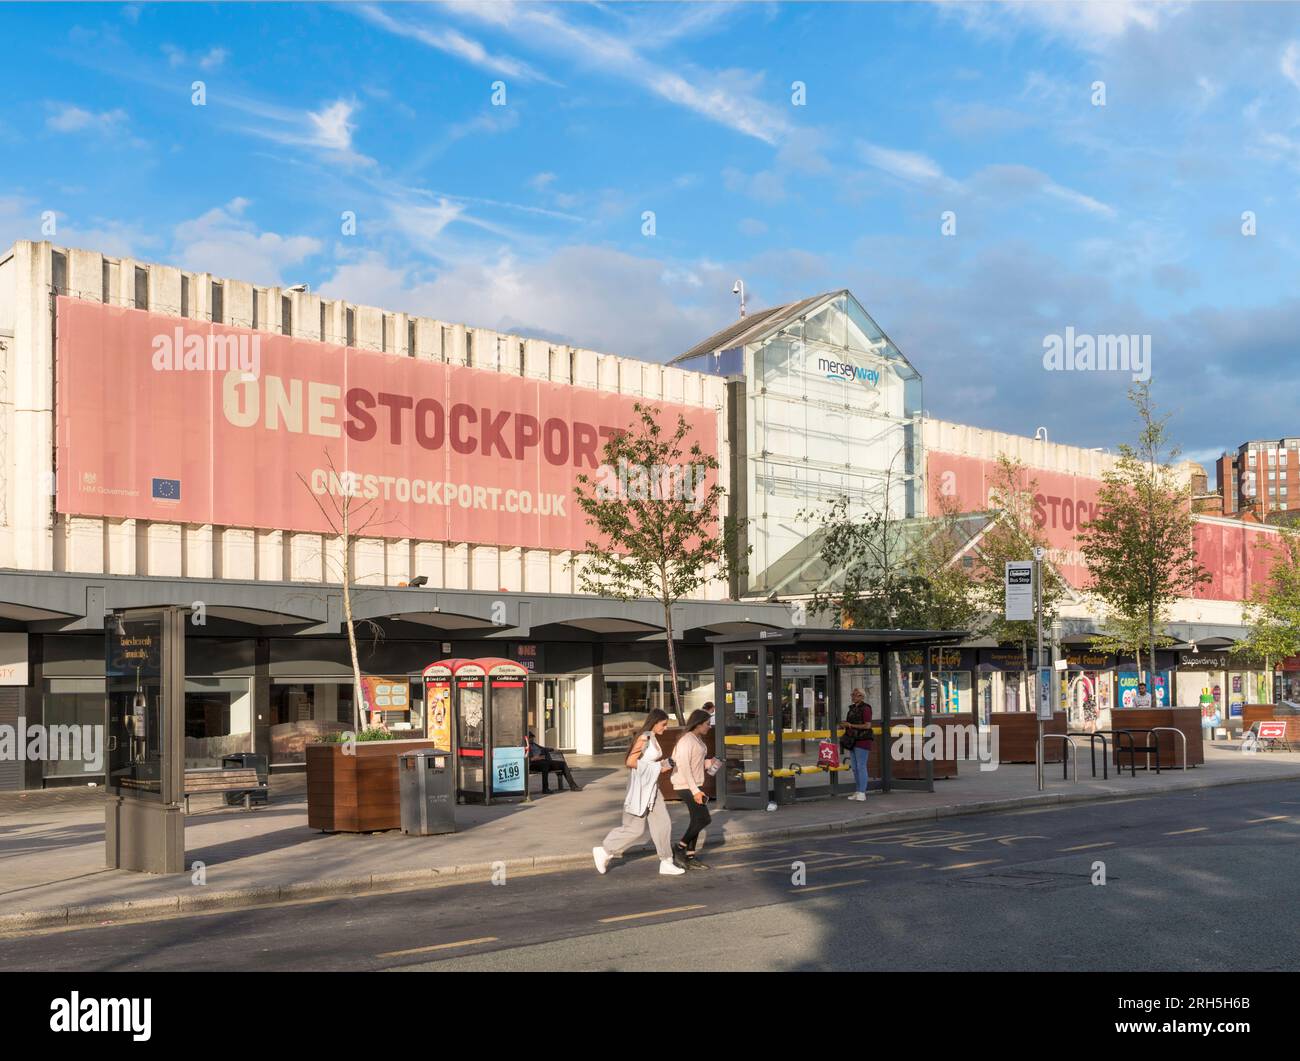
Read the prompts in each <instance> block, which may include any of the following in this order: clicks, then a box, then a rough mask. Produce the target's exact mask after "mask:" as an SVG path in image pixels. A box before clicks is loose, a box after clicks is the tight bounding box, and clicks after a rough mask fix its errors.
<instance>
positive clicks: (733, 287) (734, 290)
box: [731, 280, 740, 295]
mask: <svg viewBox="0 0 1300 1061" xmlns="http://www.w3.org/2000/svg"><path fill="white" fill-rule="evenodd" d="M731 293H732V294H733V295H739V294H740V281H739V280H737V281H736V282H735V283H734V284H732V285H731Z"/></svg>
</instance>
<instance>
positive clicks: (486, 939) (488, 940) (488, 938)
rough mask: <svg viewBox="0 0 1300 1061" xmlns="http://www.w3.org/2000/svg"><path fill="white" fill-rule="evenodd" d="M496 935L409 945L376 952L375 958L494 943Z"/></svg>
mask: <svg viewBox="0 0 1300 1061" xmlns="http://www.w3.org/2000/svg"><path fill="white" fill-rule="evenodd" d="M496 941H497V938H496V936H480V937H479V938H478V939H462V940H458V941H457V942H455V943H435V944H434V945H433V946H432V947H411V948H410V949H409V950H390V951H385V952H384V953H383V954H377V955H375V957H377V958H404V957H406V955H408V954H428V953H429V952H430V951H435V950H450V949H451V948H452V947H473V946H475V945H476V944H479V943H495V942H496Z"/></svg>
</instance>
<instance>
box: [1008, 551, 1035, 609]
mask: <svg viewBox="0 0 1300 1061" xmlns="http://www.w3.org/2000/svg"><path fill="white" fill-rule="evenodd" d="M1004 586H1005V590H1006V618H1007V620H1008V621H1009V622H1018V621H1023V620H1031V619H1033V617H1034V565H1033V562H1032V561H1030V560H1008V561H1007V570H1006V580H1005V584H1004Z"/></svg>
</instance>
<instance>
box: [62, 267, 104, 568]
mask: <svg viewBox="0 0 1300 1061" xmlns="http://www.w3.org/2000/svg"><path fill="white" fill-rule="evenodd" d="M67 257H68V290H69V292H72V293H75V295H76V297H78V298H85V299H91V300H93V301H96V302H102V301H103V298H104V258H103V255H101V254H99V253H97V252H95V251H83V250H69V251H68V252H67ZM49 474H50V475H53V474H54V468H53V464H50V465H49ZM65 488H66V489H67V490H68V498H69V500H71V499H72V498H75V497H76V486H75V484H73V483H67V484H65ZM58 520H59V526H58V529H57V532H58V533H59V534H61V535H62V538H63V540H62V543H61V545H62V549H61V551H62V554H63V556H62V563H61V565H60V566H61V568H62V569H63V570H65V571H87V572H93V573H96V574H101V573H103V571H104V569H105V559H106V558H105V556H104V553H105V547H104V544H105V531H104V521H103V520H102V519H99V518H95V517H87V516H71V515H60V516H59V517H58ZM58 551H60V550H56V552H58Z"/></svg>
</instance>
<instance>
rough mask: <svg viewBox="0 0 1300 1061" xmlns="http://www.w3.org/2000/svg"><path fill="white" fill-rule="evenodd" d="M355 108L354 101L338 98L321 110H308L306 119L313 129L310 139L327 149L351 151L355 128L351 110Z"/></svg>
mask: <svg viewBox="0 0 1300 1061" xmlns="http://www.w3.org/2000/svg"><path fill="white" fill-rule="evenodd" d="M356 109H357V105H356V103H355V102H351V103H349V102H348V101H346V100H341V99H340V100H335V101H334V102H333V103H331V104H330V105H329V106H328V107H325V108H324V109H323V110H319V111H308V112H307V119H308V121H309V122H310V123H311V128H312V130H313V135H312V137H311V141H312V142H313V143H314V144H316V146H317V147H323V148H325V149H326V150H328V151H351V150H352V131H353V129H355V128H356V125H355V124H354V123H353V122H352V112H353V111H355V110H356Z"/></svg>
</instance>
